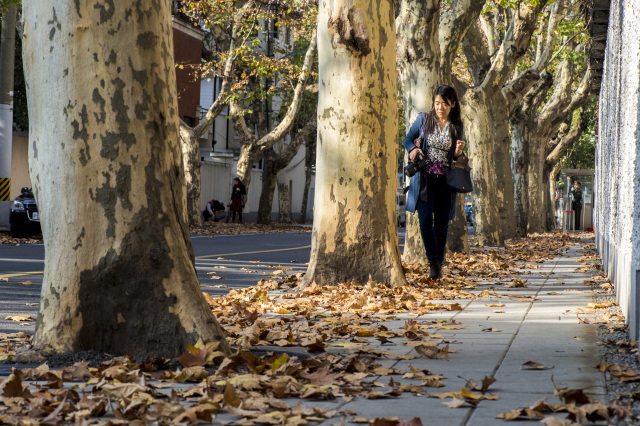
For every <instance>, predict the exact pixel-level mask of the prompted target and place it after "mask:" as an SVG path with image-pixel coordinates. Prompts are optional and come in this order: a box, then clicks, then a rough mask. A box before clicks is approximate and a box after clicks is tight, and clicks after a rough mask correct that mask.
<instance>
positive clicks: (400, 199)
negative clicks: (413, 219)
mask: <svg viewBox="0 0 640 426" xmlns="http://www.w3.org/2000/svg"><path fill="white" fill-rule="evenodd" d="M406 204H407V201H406V195H405V194H398V195H397V196H396V211H397V212H398V227H401V226H407V211H406V210H405V205H406Z"/></svg>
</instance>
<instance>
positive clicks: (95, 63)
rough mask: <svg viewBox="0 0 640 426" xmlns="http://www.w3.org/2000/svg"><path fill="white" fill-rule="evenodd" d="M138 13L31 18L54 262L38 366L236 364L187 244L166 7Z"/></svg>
mask: <svg viewBox="0 0 640 426" xmlns="http://www.w3.org/2000/svg"><path fill="white" fill-rule="evenodd" d="M129 6H130V3H129V2H125V1H123V0H119V1H116V2H115V4H114V3H110V5H109V4H108V3H106V4H105V5H104V6H100V7H98V6H95V5H94V4H85V3H82V2H75V3H74V2H71V1H62V2H61V1H60V0H40V1H38V2H25V3H24V5H23V13H24V22H25V33H24V64H25V72H26V77H27V81H29V92H28V101H29V102H28V103H29V119H30V122H31V129H30V134H29V139H30V159H29V166H30V173H31V176H32V177H33V185H34V188H35V193H36V198H37V201H38V206H39V208H40V212H41V224H42V231H43V237H44V245H45V253H46V254H45V268H44V278H43V287H42V297H41V303H40V308H39V312H38V318H37V323H36V332H35V336H34V338H33V344H34V347H33V348H34V351H33V352H31V354H32V355H33V354H42V355H45V356H46V355H50V354H54V353H67V352H78V351H83V350H96V351H101V352H107V353H110V354H114V355H124V354H126V353H131V354H132V355H133V356H136V357H146V356H165V357H172V356H176V355H178V354H180V353H181V352H183V351H184V349H185V345H186V344H194V343H196V342H197V340H198V339H200V338H202V339H203V340H204V341H218V342H220V344H221V348H222V349H223V350H226V351H228V346H227V344H226V341H225V339H224V336H223V333H222V330H221V328H220V327H219V325H218V323H217V322H216V319H215V317H214V316H213V314H212V312H211V310H210V308H209V306H208V305H207V303H206V301H205V299H204V297H203V296H202V293H201V290H200V286H199V284H198V278H197V276H196V271H195V267H194V256H193V250H192V247H191V243H190V239H189V228H188V223H187V211H186V208H185V206H186V194H185V179H184V174H183V166H182V161H181V152H180V146H179V142H178V125H179V122H178V117H177V98H176V85H175V69H174V61H173V40H172V35H171V34H172V33H171V18H170V17H171V14H170V11H169V4H168V3H167V2H150V1H147V2H139V5H138V12H135V11H134V10H132V9H130V8H129ZM96 40H100V43H99V44H96V42H95V41H96ZM53 116H55V117H56V119H55V120H52V119H51V117H53ZM61 206H64V214H61V211H60V208H61ZM25 356H26V355H25Z"/></svg>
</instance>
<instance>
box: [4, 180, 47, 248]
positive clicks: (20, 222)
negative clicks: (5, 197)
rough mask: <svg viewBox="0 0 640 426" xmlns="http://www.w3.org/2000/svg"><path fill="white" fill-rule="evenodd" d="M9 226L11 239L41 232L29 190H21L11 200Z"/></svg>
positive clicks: (34, 202)
mask: <svg viewBox="0 0 640 426" xmlns="http://www.w3.org/2000/svg"><path fill="white" fill-rule="evenodd" d="M9 226H10V227H11V236H13V237H21V236H24V235H27V234H39V233H40V232H42V231H41V229H40V213H39V212H38V206H37V204H36V200H35V197H34V196H33V192H31V188H27V187H24V188H22V191H21V194H20V195H19V196H18V197H16V199H15V200H13V204H12V205H11V213H10V215H9Z"/></svg>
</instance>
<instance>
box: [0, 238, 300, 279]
mask: <svg viewBox="0 0 640 426" xmlns="http://www.w3.org/2000/svg"><path fill="white" fill-rule="evenodd" d="M306 248H311V246H310V245H308V246H301V247H290V248H285V249H275V250H259V251H246V252H240V253H222V254H211V255H207V256H198V257H196V259H210V258H212V257H222V256H236V255H240V254H256V253H274V252H278V251H291V250H301V249H306ZM43 273H44V271H34V272H20V273H17V274H5V275H0V278H16V277H26V276H29V275H42V274H43Z"/></svg>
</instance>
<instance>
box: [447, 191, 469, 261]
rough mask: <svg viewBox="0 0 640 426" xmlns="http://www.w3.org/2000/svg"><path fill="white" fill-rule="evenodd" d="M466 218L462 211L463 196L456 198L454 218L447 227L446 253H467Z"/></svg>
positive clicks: (459, 195) (467, 234)
mask: <svg viewBox="0 0 640 426" xmlns="http://www.w3.org/2000/svg"><path fill="white" fill-rule="evenodd" d="M467 227H468V225H467V216H466V214H465V211H464V194H458V196H457V197H456V217H455V218H454V219H453V221H452V222H451V225H450V226H449V234H448V235H447V252H453V253H469V233H468V231H467Z"/></svg>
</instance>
